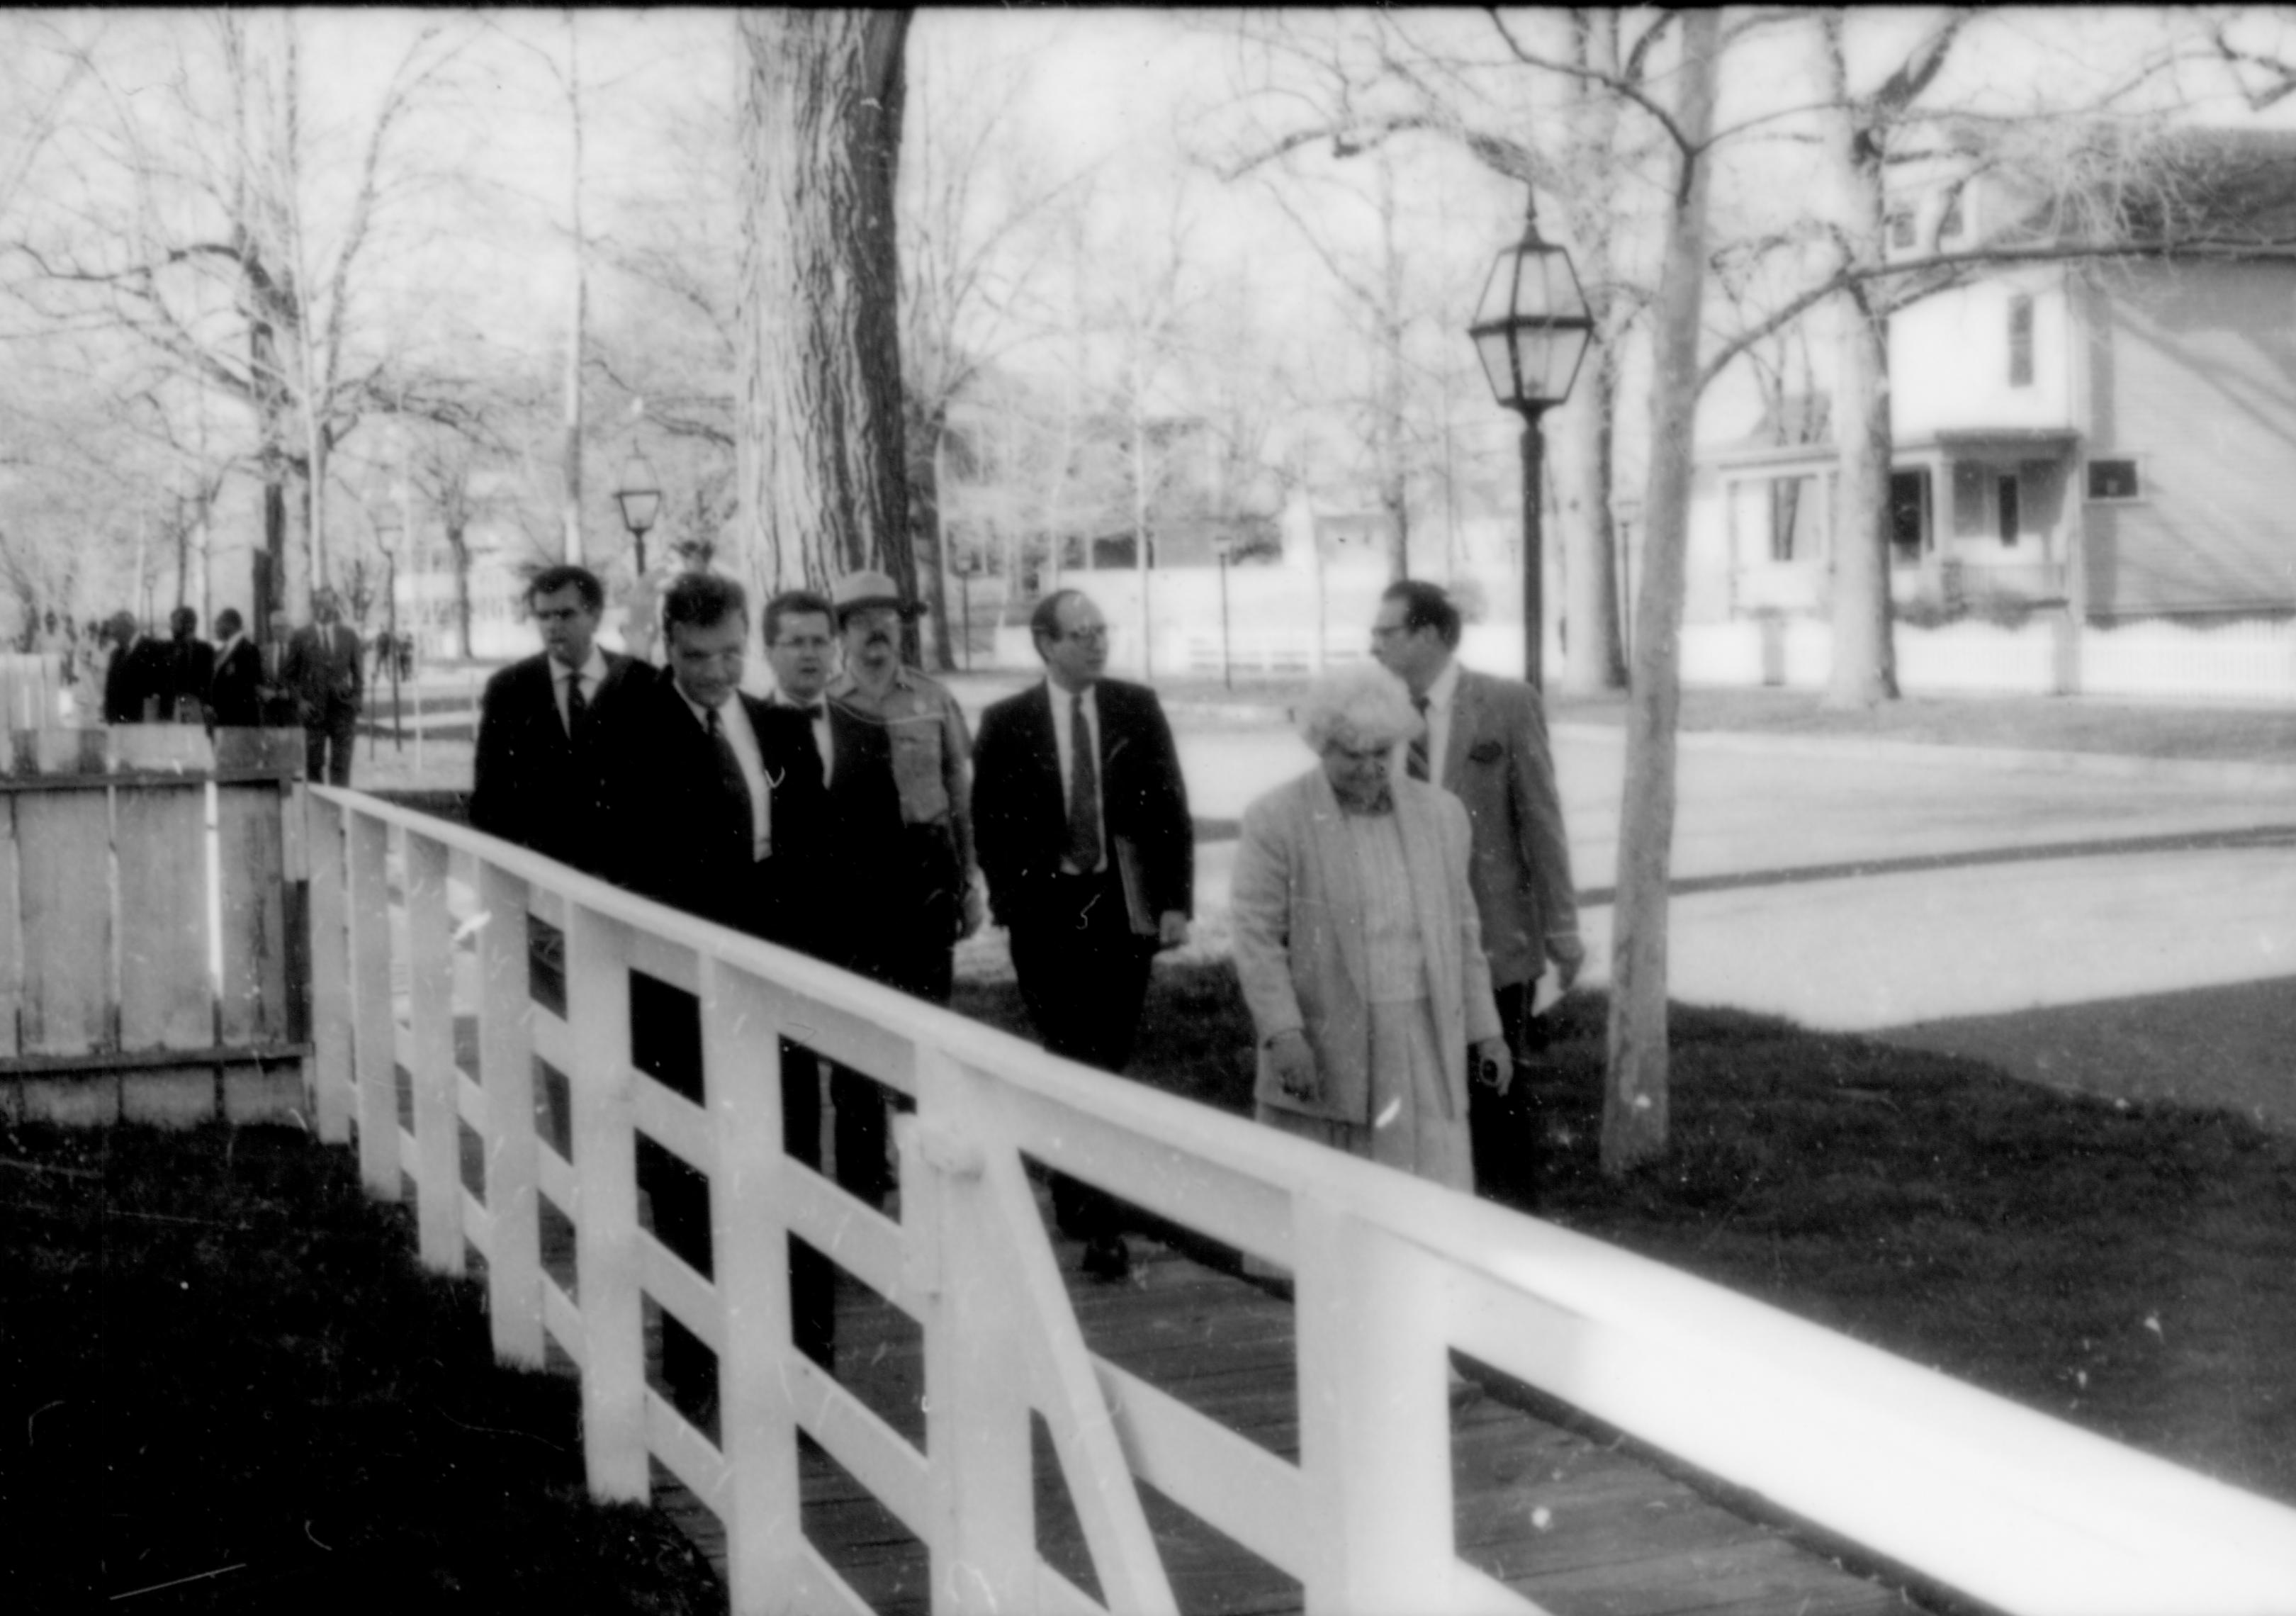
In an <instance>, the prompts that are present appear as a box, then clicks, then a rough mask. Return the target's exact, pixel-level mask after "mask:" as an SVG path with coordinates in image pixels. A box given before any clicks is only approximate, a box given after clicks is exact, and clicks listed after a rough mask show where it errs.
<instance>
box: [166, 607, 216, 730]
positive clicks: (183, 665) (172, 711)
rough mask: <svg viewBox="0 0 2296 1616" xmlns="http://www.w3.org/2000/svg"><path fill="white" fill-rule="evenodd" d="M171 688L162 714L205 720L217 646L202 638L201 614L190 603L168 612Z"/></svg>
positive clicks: (174, 720) (195, 721)
mask: <svg viewBox="0 0 2296 1616" xmlns="http://www.w3.org/2000/svg"><path fill="white" fill-rule="evenodd" d="M167 652H168V691H167V695H166V697H165V699H164V700H163V701H161V702H160V717H161V718H163V719H165V720H167V721H168V722H170V723H174V724H206V723H207V722H208V685H209V684H210V683H211V682H212V681H213V680H214V678H215V656H216V653H215V647H214V646H212V645H210V644H208V643H207V642H206V641H205V640H203V639H201V638H200V614H199V613H198V612H196V611H193V610H192V609H191V608H190V607H189V606H178V607H176V609H175V611H171V612H169V613H168V645H167Z"/></svg>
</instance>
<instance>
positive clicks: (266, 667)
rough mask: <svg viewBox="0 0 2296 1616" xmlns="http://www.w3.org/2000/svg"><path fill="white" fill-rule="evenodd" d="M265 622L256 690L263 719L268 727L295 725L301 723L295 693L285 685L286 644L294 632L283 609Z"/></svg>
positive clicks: (289, 727) (288, 727)
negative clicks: (261, 657)
mask: <svg viewBox="0 0 2296 1616" xmlns="http://www.w3.org/2000/svg"><path fill="white" fill-rule="evenodd" d="M264 621H265V623H266V626H267V628H268V629H269V632H268V633H267V634H266V636H264V640H263V645H262V656H263V684H262V685H261V686H260V687H259V689H258V692H257V693H258V695H259V696H260V697H261V698H262V701H263V722H264V725H265V726H266V727H267V728H271V729H291V728H294V727H296V726H299V724H300V723H301V722H302V720H301V718H299V716H298V714H297V713H296V710H295V695H294V693H293V692H292V691H291V690H289V689H288V688H287V647H288V645H289V644H291V642H292V641H293V639H294V637H295V631H294V629H293V628H292V627H291V625H290V624H289V623H288V621H287V614H286V613H285V612H284V611H274V612H272V614H271V615H270V616H269V617H268V618H266V619H264Z"/></svg>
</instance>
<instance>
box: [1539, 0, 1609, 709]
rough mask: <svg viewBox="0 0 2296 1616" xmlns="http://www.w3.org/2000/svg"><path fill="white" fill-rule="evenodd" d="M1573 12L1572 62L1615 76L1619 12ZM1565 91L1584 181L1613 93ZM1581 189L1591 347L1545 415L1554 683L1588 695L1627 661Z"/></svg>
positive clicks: (1591, 213) (1599, 208)
mask: <svg viewBox="0 0 2296 1616" xmlns="http://www.w3.org/2000/svg"><path fill="white" fill-rule="evenodd" d="M1571 15H1572V27H1571V50H1572V54H1573V55H1574V56H1575V58H1576V59H1577V61H1578V63H1579V66H1581V67H1583V68H1585V69H1586V70H1587V71H1588V73H1589V74H1611V75H1615V74H1616V73H1617V72H1618V71H1619V13H1618V12H1616V11H1615V10H1611V9H1603V10H1597V11H1579V12H1573V13H1572V14H1571ZM1569 94H1570V103H1571V119H1570V153H1571V155H1570V162H1571V166H1572V168H1573V169H1574V170H1575V171H1576V172H1578V173H1579V174H1582V175H1584V174H1591V173H1601V172H1604V171H1606V170H1608V169H1610V168H1611V167H1612V166H1614V164H1615V163H1616V160H1617V158H1616V147H1617V144H1618V128H1619V98H1618V96H1617V95H1616V94H1613V93H1612V92H1611V89H1610V88H1609V86H1606V85H1603V84H1602V83H1599V82H1597V81H1596V80H1595V78H1591V77H1590V78H1575V79H1573V80H1571V81H1570V90H1569ZM1585 189H1586V188H1585V187H1583V186H1582V187H1580V188H1579V191H1578V192H1576V193H1574V194H1573V196H1572V198H1571V203H1570V206H1569V209H1568V213H1569V217H1570V234H1571V238H1572V240H1573V242H1575V243H1576V245H1577V246H1578V249H1579V254H1580V258H1579V280H1580V282H1581V283H1583V285H1584V287H1585V290H1586V293H1587V313H1588V314H1589V315H1591V316H1593V317H1594V321H1595V341H1594V345H1593V346H1592V347H1591V348H1589V349H1588V350H1587V361H1586V363H1585V364H1584V365H1581V366H1580V368H1579V384H1578V386H1577V387H1576V388H1574V389H1573V390H1572V391H1571V396H1570V400H1569V401H1568V402H1567V403H1565V404H1564V405H1563V406H1562V408H1561V409H1559V410H1551V411H1549V412H1548V413H1547V422H1548V425H1549V427H1550V429H1551V430H1550V431H1548V433H1547V445H1548V449H1549V454H1548V456H1547V464H1548V467H1549V468H1550V469H1549V472H1548V475H1549V476H1550V477H1551V478H1552V479H1553V480H1554V505H1555V526H1556V527H1557V528H1558V529H1560V536H1561V538H1562V591H1563V594H1562V625H1563V642H1562V688H1563V689H1564V690H1567V691H1575V692H1581V693H1592V692H1596V691H1605V690H1618V689H1621V688H1623V687H1624V686H1625V685H1626V682H1627V663H1626V658H1625V656H1624V654H1623V653H1622V652H1621V651H1620V629H1621V620H1620V615H1619V566H1618V544H1617V536H1616V532H1615V529H1614V525H1613V523H1612V521H1611V475H1612V472H1613V470H1614V467H1613V459H1612V457H1613V453H1614V448H1615V442H1616V437H1615V431H1614V428H1613V422H1614V419H1615V416H1616V414H1617V410H1618V394H1619V361H1618V355H1617V352H1616V350H1615V349H1613V348H1612V347H1611V340H1612V339H1613V338H1614V337H1615V336H1616V335H1617V334H1618V333H1617V332H1615V330H1614V329H1613V326H1612V324H1611V317H1610V316H1611V303H1612V295H1611V287H1612V285H1613V283H1614V282H1615V281H1616V279H1617V275H1616V273H1615V271H1614V270H1613V267H1612V265H1611V258H1612V255H1613V253H1614V251H1615V250H1616V248H1615V242H1614V231H1613V229H1612V223H1611V199H1610V198H1609V197H1608V196H1607V195H1603V196H1600V197H1594V198H1589V197H1587V196H1586V195H1585V194H1584V191H1585Z"/></svg>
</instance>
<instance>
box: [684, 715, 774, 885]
mask: <svg viewBox="0 0 2296 1616" xmlns="http://www.w3.org/2000/svg"><path fill="white" fill-rule="evenodd" d="M677 699H678V700H679V701H683V702H685V706H686V710H688V711H689V712H691V713H692V714H693V721H694V722H695V723H696V724H699V725H700V726H701V727H702V730H703V731H704V732H705V733H706V732H707V731H708V730H709V709H708V708H706V707H704V706H702V705H701V702H699V701H695V700H694V699H693V697H691V696H689V695H687V694H686V693H685V691H684V690H682V689H681V690H680V691H679V692H678V693H677ZM717 726H718V727H719V728H720V729H722V730H724V731H725V732H726V740H727V741H729V742H732V743H733V747H734V762H736V763H738V764H740V765H741V766H742V783H744V784H746V785H747V786H748V787H749V788H750V838H751V841H750V857H753V858H767V857H772V855H773V850H774V808H773V795H772V792H771V789H770V788H769V787H768V786H767V783H766V755H765V753H764V752H763V751H760V750H758V735H757V732H756V731H755V730H753V729H751V728H750V711H749V709H747V708H746V707H743V706H742V698H741V697H740V696H739V695H730V696H727V697H726V701H725V703H724V705H722V706H720V707H719V708H718V709H717Z"/></svg>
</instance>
